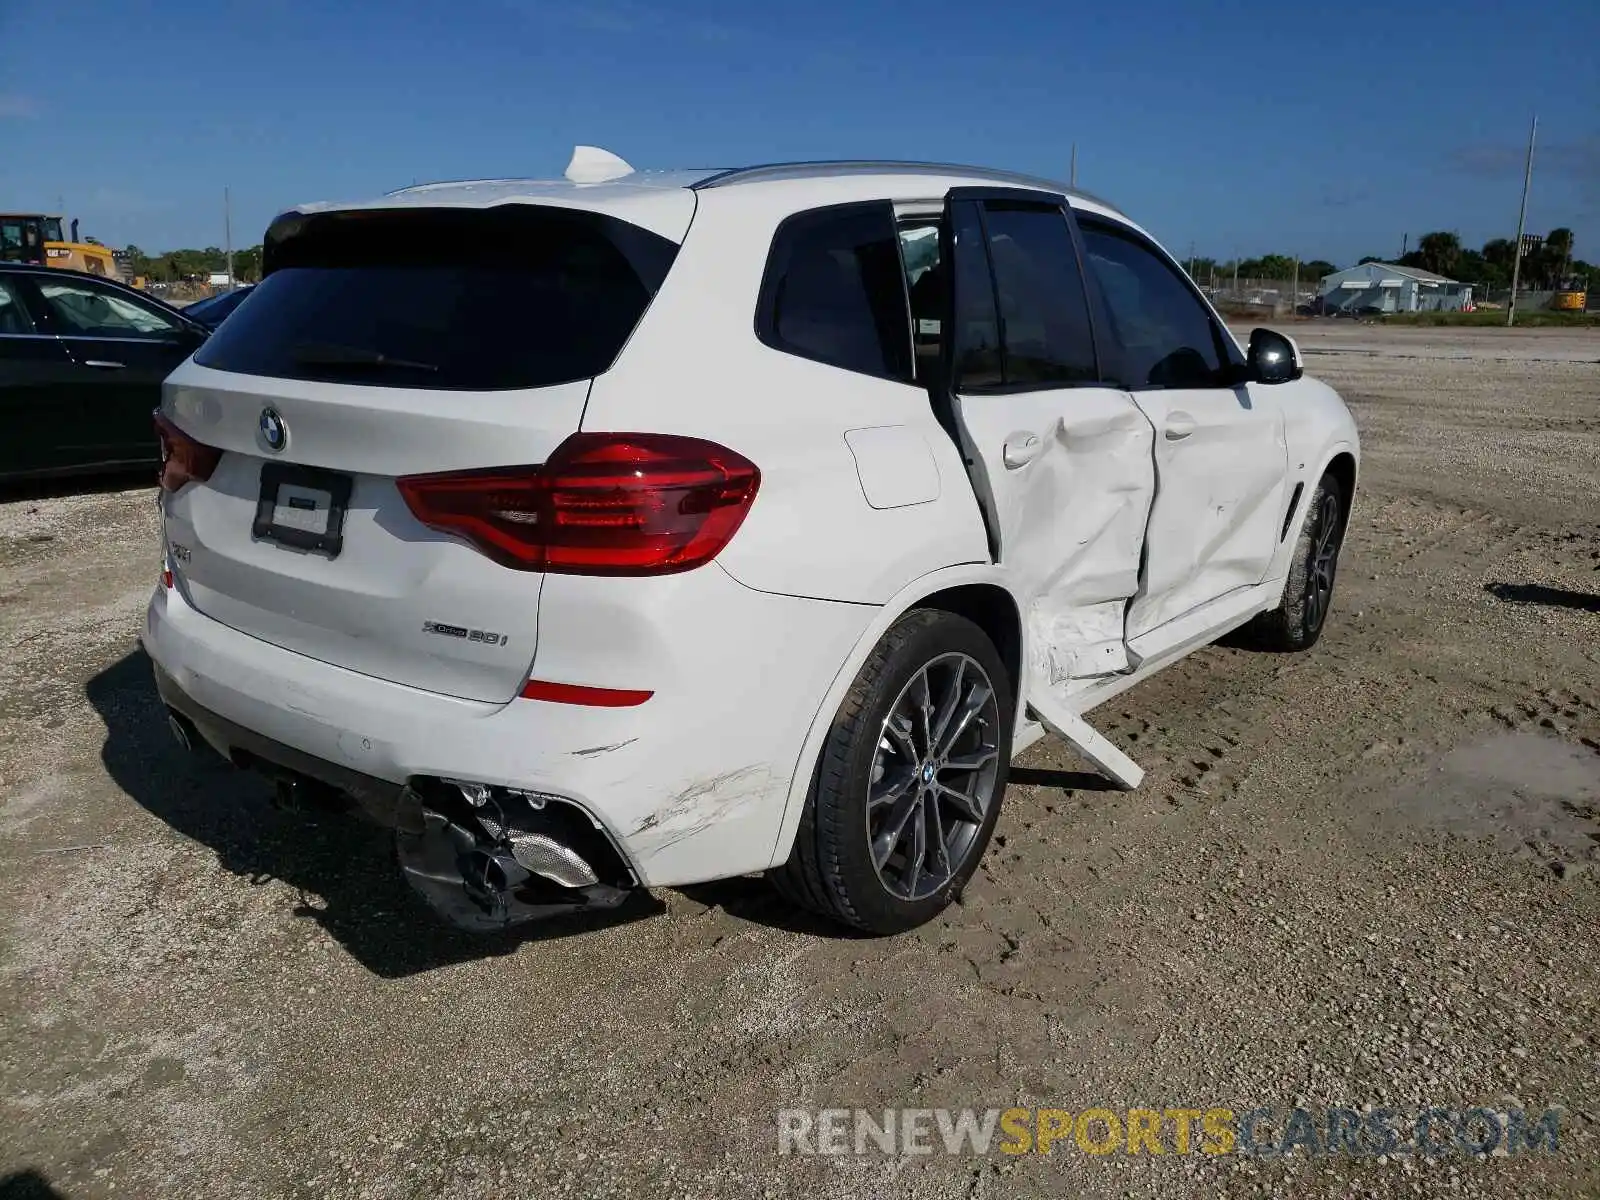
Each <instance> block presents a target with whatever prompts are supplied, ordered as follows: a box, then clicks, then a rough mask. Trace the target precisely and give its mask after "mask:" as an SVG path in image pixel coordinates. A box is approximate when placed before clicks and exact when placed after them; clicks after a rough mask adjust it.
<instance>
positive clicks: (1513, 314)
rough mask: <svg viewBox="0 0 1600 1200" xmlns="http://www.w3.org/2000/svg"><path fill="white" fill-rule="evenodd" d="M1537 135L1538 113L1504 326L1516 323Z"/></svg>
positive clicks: (1532, 131) (1530, 141) (1530, 133)
mask: <svg viewBox="0 0 1600 1200" xmlns="http://www.w3.org/2000/svg"><path fill="white" fill-rule="evenodd" d="M1538 136H1539V114H1538V113H1534V114H1533V128H1531V129H1530V130H1528V165H1527V167H1526V168H1525V169H1524V170H1523V173H1522V208H1521V209H1520V210H1519V211H1518V213H1517V253H1516V257H1515V258H1513V259H1512V260H1511V300H1510V301H1509V302H1508V303H1507V304H1506V328H1507V329H1509V328H1511V326H1513V325H1515V324H1516V323H1517V283H1518V281H1519V280H1520V279H1521V278H1522V235H1523V231H1524V230H1525V229H1526V228H1527V226H1528V189H1529V188H1530V187H1531V186H1532V185H1533V140H1534V138H1536V137H1538Z"/></svg>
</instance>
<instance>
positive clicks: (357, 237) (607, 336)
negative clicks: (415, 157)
mask: <svg viewBox="0 0 1600 1200" xmlns="http://www.w3.org/2000/svg"><path fill="white" fill-rule="evenodd" d="M676 253H677V246H676V245H675V244H674V243H673V242H671V241H668V240H667V239H665V238H662V237H659V236H658V235H656V234H653V233H650V232H649V231H647V230H644V229H641V228H639V227H638V226H636V225H630V224H628V223H627V222H625V221H619V220H617V219H615V218H613V217H607V216H602V215H600V214H598V213H588V212H579V211H576V210H572V209H561V208H550V207H536V206H532V205H505V206H502V207H499V208H493V209H487V210H462V209H423V210H406V211H398V212H397V211H394V210H378V211H357V212H349V213H327V214H319V215H313V216H301V215H298V214H288V215H286V216H284V217H281V218H279V220H277V221H276V222H274V223H273V226H272V228H271V229H270V230H268V232H267V238H266V242H265V245H264V247H263V254H264V261H263V268H264V270H265V272H266V274H265V278H264V279H263V280H262V281H261V283H260V284H259V285H258V286H257V287H256V288H254V289H253V291H252V292H251V296H250V303H249V304H244V305H240V306H239V308H238V310H237V311H236V312H235V313H233V314H232V315H231V316H230V317H229V318H228V320H227V321H226V322H224V323H223V324H222V325H221V327H220V328H219V329H218V330H217V332H216V333H214V334H213V335H212V336H211V338H210V339H209V340H208V341H207V342H206V344H205V345H204V346H203V347H202V348H201V350H200V352H199V353H198V354H196V355H195V361H196V362H198V363H199V364H200V365H201V366H205V367H213V368H215V369H217V370H219V371H234V372H238V373H240V374H244V375H268V376H272V377H274V378H280V379H313V380H324V381H328V382H336V383H366V384H377V385H381V386H384V387H411V388H440V389H447V390H460V391H494V390H502V389H507V388H533V387H548V386H550V385H552V384H557V383H568V382H571V381H573V380H579V379H588V378H590V377H592V376H594V375H598V374H600V373H601V372H603V371H605V370H606V369H608V368H609V367H610V366H611V363H612V361H613V360H614V359H615V358H616V357H617V354H618V353H619V352H620V351H621V349H622V346H623V344H624V343H625V342H626V341H627V340H628V336H629V335H630V334H631V333H632V332H633V329H634V326H635V325H637V324H638V323H639V318H640V317H642V316H643V315H644V311H645V309H646V308H647V307H648V306H649V304H650V301H651V299H652V298H654V296H655V294H656V291H657V290H658V289H659V288H660V287H661V283H662V280H663V279H665V278H666V274H667V270H668V268H670V267H671V265H672V260H673V257H674V255H675V254H676Z"/></svg>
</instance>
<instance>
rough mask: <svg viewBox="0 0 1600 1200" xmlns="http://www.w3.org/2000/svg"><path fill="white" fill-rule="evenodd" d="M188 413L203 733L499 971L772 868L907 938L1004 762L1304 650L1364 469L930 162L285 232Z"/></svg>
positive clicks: (156, 613) (1247, 356) (1059, 219)
mask: <svg viewBox="0 0 1600 1200" xmlns="http://www.w3.org/2000/svg"><path fill="white" fill-rule="evenodd" d="M265 269H266V275H265V278H264V279H263V281H262V283H261V285H260V286H259V287H258V288H257V289H256V291H255V293H254V295H253V296H252V297H251V300H250V303H249V304H247V305H245V306H244V307H242V308H241V309H240V310H239V311H238V312H237V313H236V314H235V315H234V316H233V317H232V318H230V319H229V320H228V322H227V323H226V324H225V325H223V326H222V328H221V329H220V330H218V331H217V333H216V334H215V335H214V336H213V337H212V338H211V339H210V341H208V342H207V343H206V345H205V346H204V347H202V348H201V349H200V350H199V352H198V353H197V354H196V355H195V356H194V358H193V360H192V361H190V362H189V363H187V364H185V365H184V366H183V367H181V368H180V369H179V370H178V371H177V372H176V373H175V374H174V375H173V376H172V377H171V378H170V379H169V381H168V382H167V384H166V388H165V394H164V398H163V401H162V406H161V410H160V412H159V414H158V416H157V423H158V425H159V427H160V430H161V434H162V438H163V442H164V450H165V453H164V465H163V470H162V481H161V484H162V490H161V505H162V512H163V528H164V539H165V551H166V570H165V572H164V576H163V580H162V584H161V586H159V587H158V588H157V590H156V593H155V596H154V598H153V599H152V601H151V604H150V609H149V614H148V621H147V628H146V632H145V639H144V641H145V645H146V648H147V649H148V652H149V654H150V657H151V658H152V659H153V660H154V664H155V669H156V677H157V682H158V686H159V688H160V691H161V694H162V696H163V698H164V701H165V703H166V705H167V706H168V708H169V710H170V712H171V715H172V723H173V726H174V729H175V730H176V731H177V733H178V734H179V736H180V737H182V738H184V739H185V740H186V741H188V742H190V743H192V744H195V745H199V744H201V742H204V743H208V744H209V745H210V746H211V747H213V748H215V749H216V750H218V751H221V752H222V753H223V754H224V755H226V756H227V757H228V758H230V759H231V760H232V761H233V762H235V763H237V764H239V765H247V766H252V767H256V768H258V769H261V770H264V771H266V772H268V773H269V774H271V775H274V776H276V777H277V778H278V780H279V781H280V783H281V785H282V787H283V788H285V789H286V790H288V791H291V792H294V791H306V790H312V791H320V792H324V793H329V794H332V793H335V792H336V793H338V794H340V795H342V796H347V797H350V798H353V799H354V801H356V802H357V803H358V804H359V806H360V808H361V809H363V810H365V812H366V813H367V814H368V815H369V816H372V817H374V818H376V819H378V820H381V821H383V822H385V823H387V824H389V825H392V826H393V827H394V828H395V829H396V830H397V842H398V846H399V856H400V861H401V865H402V868H403V869H404V870H405V872H406V874H407V877H408V878H409V879H410V881H411V882H412V884H413V885H414V886H415V887H416V888H417V889H418V891H420V892H421V893H422V894H423V895H424V896H426V897H427V898H428V899H429V900H430V901H431V902H432V903H433V904H434V906H435V907H436V908H438V909H439V910H440V911H442V912H443V913H445V914H446V915H447V916H449V917H450V918H451V919H453V920H455V921H456V922H458V923H460V924H463V925H468V926H475V927H493V926H499V925H503V924H509V923H515V922H517V921H521V920H524V919H527V918H530V917H535V916H539V915H544V914H548V913H555V912H564V911H571V910H573V909H577V908H585V907H589V908H593V907H603V906H607V905H612V904H615V903H617V902H618V901H619V900H621V899H622V898H623V897H624V896H625V895H626V894H627V893H628V892H629V891H630V890H631V889H635V888H639V887H656V886H663V885H674V884H688V883H694V882H698V881H704V880H710V879H716V878H722V877H727V876H734V875H743V874H749V873H756V872H769V873H770V874H771V877H772V878H773V880H774V881H775V882H776V883H777V884H778V886H779V887H780V888H781V889H782V890H783V891H784V892H785V893H786V894H787V895H789V896H790V897H792V898H793V899H794V900H796V901H798V902H799V903H801V904H804V905H807V906H809V907H810V908H812V909H815V910H816V911H817V912H819V913H823V914H826V915H827V916H829V917H832V918H835V919H837V920H839V921H841V922H844V923H847V924H849V925H852V926H856V927H858V928H861V929H865V930H870V931H876V932H891V931H896V930H903V929H907V928H910V927H912V926H915V925H918V924H919V923H921V922H924V921H927V920H929V919H930V918H932V917H933V916H934V915H935V914H936V913H938V912H939V911H940V910H941V909H943V908H944V907H945V906H946V905H947V904H948V903H949V902H950V901H951V899H952V898H953V897H954V896H955V895H956V894H958V893H959V892H960V890H961V888H962V887H963V886H964V885H965V884H966V883H967V881H968V879H969V878H970V877H971V875H972V873H973V871H974V869H975V868H976V865H977V863H978V860H979V858H980V857H981V856H982V854H983V852H984V849H985V847H986V846H987V844H988V842H989V838H990V835H991V832H992V831H993V829H994V826H995V822H996V819H997V818H998V816H999V813H1000V805H1001V799H1002V796H1003V794H1004V792H1005V786H1006V776H1007V770H1008V766H1009V764H1010V762H1011V759H1012V757H1013V755H1015V754H1017V753H1018V752H1020V751H1021V750H1022V749H1024V748H1025V747H1026V746H1028V745H1030V744H1031V743H1032V742H1034V741H1035V740H1037V739H1038V738H1039V737H1040V736H1042V734H1043V732H1044V730H1045V729H1046V728H1049V729H1053V730H1055V731H1057V732H1058V733H1060V734H1061V735H1062V736H1064V737H1066V738H1067V739H1068V740H1069V741H1070V742H1072V743H1073V744H1074V745H1075V746H1077V747H1078V748H1079V749H1080V750H1081V751H1082V752H1083V753H1084V754H1085V755H1087V756H1088V757H1089V758H1090V759H1091V760H1092V761H1094V762H1095V763H1097V764H1098V765H1099V766H1100V767H1101V769H1103V770H1104V771H1106V773H1107V774H1109V775H1111V776H1112V777H1113V778H1114V779H1116V780H1117V781H1118V782H1120V783H1121V784H1122V785H1124V786H1128V787H1133V786H1137V784H1138V781H1139V771H1138V768H1137V767H1136V766H1134V765H1133V764H1132V763H1131V762H1130V761H1129V760H1128V759H1127V758H1126V757H1124V756H1123V755H1122V754H1121V753H1120V752H1119V751H1118V750H1117V749H1116V747H1114V746H1112V745H1111V744H1110V743H1109V742H1108V741H1106V740H1105V739H1104V738H1102V737H1100V736H1099V735H1097V734H1095V733H1094V732H1093V731H1092V730H1091V729H1090V728H1089V726H1088V725H1087V724H1086V723H1085V722H1084V721H1083V719H1082V716H1081V714H1082V713H1084V712H1085V711H1086V710H1089V709H1091V708H1093V707H1094V706H1095V705H1097V704H1100V703H1101V702H1103V701H1105V700H1106V699H1107V698H1109V697H1111V696H1113V695H1115V694H1116V693H1118V692H1120V691H1122V690H1123V689H1124V688H1127V687H1129V686H1130V685H1132V684H1135V683H1137V682H1138V681H1139V680H1141V679H1143V678H1144V677H1145V676H1147V675H1150V674H1151V673H1152V672H1154V671H1157V670H1160V669H1161V668H1162V667H1164V666H1167V665H1168V664H1170V663H1172V662H1173V661H1175V660H1176V659H1178V658H1179V657H1181V656H1183V655H1184V654H1186V653H1188V652H1189V651H1191V650H1193V649H1195V648H1196V647H1199V646H1203V645H1205V644H1206V643H1208V642H1211V641H1213V640H1214V639H1216V638H1218V637H1219V636H1221V635H1222V634H1224V633H1226V632H1228V631H1229V630H1232V629H1234V628H1236V627H1238V626H1241V625H1244V624H1246V623H1247V622H1251V623H1252V633H1253V635H1254V636H1255V637H1256V638H1257V639H1258V640H1260V641H1261V642H1263V643H1266V644H1269V645H1271V646H1273V647H1276V648H1280V649H1299V648H1303V647H1307V646H1309V645H1311V644H1312V643H1313V642H1314V641H1316V639H1317V636H1318V634H1319V633H1320V631H1321V629H1322V626H1323V622H1324V620H1325V619H1326V616H1327V612H1328V605H1329V601H1330V598H1331V595H1332V591H1333V582H1334V570H1335V566H1336V564H1337V558H1338V552H1339V546H1340V541H1341V538H1342V536H1343V533H1344V529H1345V525H1346V519H1347V516H1348V513H1349V511H1350V504H1351V500H1352V498H1353V495H1354V490H1355V482H1356V469H1357V459H1358V445H1357V437H1356V429H1355V425H1354V423H1353V422H1352V420H1351V418H1350V414H1349V413H1348V411H1347V410H1346V408H1345V406H1344V404H1343V403H1342V402H1341V401H1340V399H1339V397H1338V396H1337V395H1336V394H1335V393H1334V392H1333V391H1331V390H1330V389H1329V388H1327V387H1325V386H1323V385H1322V384H1320V383H1317V382H1315V381H1313V380H1311V379H1308V378H1305V377H1304V376H1303V374H1302V371H1301V364H1300V358H1299V353H1298V351H1297V350H1296V348H1295V346H1294V345H1293V343H1292V342H1291V341H1290V340H1289V339H1288V338H1285V337H1283V336H1281V335H1280V334H1277V333H1273V332H1270V331H1267V330H1257V331H1256V332H1255V333H1254V334H1253V335H1252V336H1251V338H1250V344H1249V347H1248V349H1247V350H1244V349H1241V347H1240V346H1239V344H1238V343H1237V342H1236V341H1235V340H1234V339H1233V338H1232V336H1231V335H1230V334H1229V333H1228V331H1227V330H1226V328H1225V327H1224V326H1223V324H1222V322H1221V321H1220V320H1219V319H1218V318H1217V315H1216V314H1215V313H1214V312H1213V311H1212V309H1211V307H1210V306H1209V305H1208V304H1207V302H1206V300H1205V299H1204V298H1203V296H1202V295H1201V294H1200V293H1199V292H1198V291H1197V290H1196V289H1195V287H1194V286H1193V285H1192V284H1191V283H1190V281H1189V279H1188V278H1187V277H1186V276H1185V274H1184V273H1183V272H1182V271H1181V270H1180V269H1179V268H1178V267H1177V266H1176V265H1175V264H1174V263H1173V261H1172V260H1171V258H1169V257H1168V256H1167V254H1166V253H1164V252H1163V251H1162V250H1161V249H1160V247H1158V246H1157V245H1156V244H1155V243H1154V242H1153V241H1152V240H1151V239H1150V237H1149V236H1148V235H1147V234H1145V233H1144V232H1143V231H1141V230H1140V229H1139V228H1138V226H1136V225H1134V224H1133V223H1132V222H1131V221H1129V220H1128V219H1127V218H1126V217H1125V216H1123V215H1122V214H1121V213H1120V212H1118V211H1117V210H1116V209H1114V208H1112V207H1110V206H1108V205H1107V204H1105V203H1103V202H1101V201H1099V200H1095V199H1092V198H1090V197H1088V196H1084V195H1080V194H1076V193H1074V192H1071V191H1069V190H1067V189H1064V188H1062V187H1060V186H1059V185H1056V184H1052V183H1049V182H1046V181H1041V180H1036V179H1032V178H1027V177H1021V176H1016V175H1011V174H1006V173H1000V172H994V171H987V170H981V169H974V168H968V167H953V166H939V165H921V164H901V163H816V164H790V165H779V166H764V167H754V168H749V169H741V170H728V171H721V172H717V173H708V172H705V171H701V172H676V173H653V172H634V171H632V170H631V169H630V168H628V167H627V165H626V164H625V163H622V162H621V161H620V160H618V159H615V158H614V157H612V156H609V155H606V154H604V153H603V152H596V151H590V150H585V149H580V152H579V153H578V154H576V155H575V156H574V160H573V165H572V167H571V168H569V171H568V178H567V179H566V180H563V181H556V182H533V181H524V180H494V181H480V182H471V183H459V184H433V185H427V186H422V187H413V188H407V189H405V190H403V191H400V192H396V193H393V194H391V195H388V196H384V197H382V198H380V199H376V200H372V201H368V202H363V203H356V204H338V205H334V204H321V205H312V206H307V207H304V208H300V209H296V210H293V211H291V212H289V213H286V214H284V215H283V216H282V217H280V218H279V219H278V220H277V221H275V222H274V223H273V225H272V227H271V229H270V230H269V232H268V235H267V238H266V245H265Z"/></svg>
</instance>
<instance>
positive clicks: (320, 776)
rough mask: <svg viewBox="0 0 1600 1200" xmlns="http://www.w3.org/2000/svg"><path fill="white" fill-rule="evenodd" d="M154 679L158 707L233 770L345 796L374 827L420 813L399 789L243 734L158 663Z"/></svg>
mask: <svg viewBox="0 0 1600 1200" xmlns="http://www.w3.org/2000/svg"><path fill="white" fill-rule="evenodd" d="M155 677H156V691H157V692H159V693H160V694H161V702H162V703H163V704H165V705H166V706H167V707H168V708H169V709H172V710H173V711H175V712H177V713H180V714H181V715H182V716H183V717H184V718H185V719H186V720H187V721H188V722H189V724H190V725H191V726H193V728H194V731H195V732H196V733H198V734H199V735H200V736H201V737H202V738H204V739H205V741H206V743H207V744H208V745H210V746H211V747H212V748H213V749H215V750H216V751H218V752H219V753H220V754H222V755H223V756H224V757H226V758H228V759H229V760H230V761H232V762H233V763H234V765H236V766H252V765H256V764H259V765H261V766H263V767H266V768H268V769H269V770H270V769H272V768H278V769H281V770H284V771H287V772H290V773H292V774H294V775H299V776H304V777H305V778H307V779H314V780H316V781H317V782H318V783H325V784H327V785H328V786H329V787H331V788H336V789H337V790H339V791H341V792H343V793H344V794H345V795H347V796H349V797H350V798H351V799H352V800H354V801H355V802H356V805H357V806H358V807H359V808H360V810H361V813H362V815H363V816H365V817H366V818H368V819H369V820H371V821H375V822H377V823H378V824H379V825H383V826H385V827H386V828H390V829H398V828H412V827H415V826H416V824H417V821H418V818H419V817H420V809H419V807H418V806H417V805H415V804H412V803H410V802H409V800H408V798H407V797H406V789H405V785H404V784H398V783H390V782H389V781H388V780H386V779H378V778H375V777H374V776H371V775H363V774H362V773H361V772H360V771H353V770H351V769H349V768H348V767H341V766H339V765H338V764H337V763H331V762H328V761H327V760H326V759H323V758H318V757H316V756H315V755H312V754H306V753H305V752H304V751H301V750H296V749H295V748H294V747H293V746H288V745H285V744H284V743H282V742H279V741H274V740H273V739H272V738H269V737H263V736H262V735H261V734H259V733H256V732H254V731H253V730H249V729H246V728H245V727H244V726H243V725H239V724H237V723H235V722H233V721H230V720H228V719H227V718H226V717H223V716H220V715H218V714H217V713H214V712H212V711H211V710H210V709H208V708H206V707H205V706H204V705H202V704H199V703H197V702H196V701H195V699H194V697H193V696H191V695H189V693H188V692H186V691H184V690H183V688H182V687H181V686H180V685H179V684H178V681H177V680H176V679H174V678H173V677H172V676H171V675H169V674H168V673H167V672H166V671H164V670H162V668H161V666H160V665H159V664H157V665H156V667H155Z"/></svg>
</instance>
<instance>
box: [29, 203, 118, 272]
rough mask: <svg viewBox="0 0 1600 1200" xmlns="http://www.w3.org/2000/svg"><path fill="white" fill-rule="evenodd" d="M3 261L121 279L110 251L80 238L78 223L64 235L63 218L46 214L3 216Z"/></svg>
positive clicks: (91, 239)
mask: <svg viewBox="0 0 1600 1200" xmlns="http://www.w3.org/2000/svg"><path fill="white" fill-rule="evenodd" d="M0 262H28V263H40V264H42V265H44V266H47V267H64V268H66V269H67V270H70V271H87V272H89V274H91V275H107V276H110V277H111V278H113V279H115V278H117V277H118V272H117V264H116V260H115V259H114V258H112V256H111V248H110V247H109V246H102V245H101V244H100V243H99V242H97V241H95V240H94V239H93V238H84V239H83V240H81V241H80V240H79V239H78V222H77V221H73V222H72V231H71V236H70V237H67V236H64V234H63V230H62V228H61V218H60V217H55V216H50V215H48V214H46V213H0Z"/></svg>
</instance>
